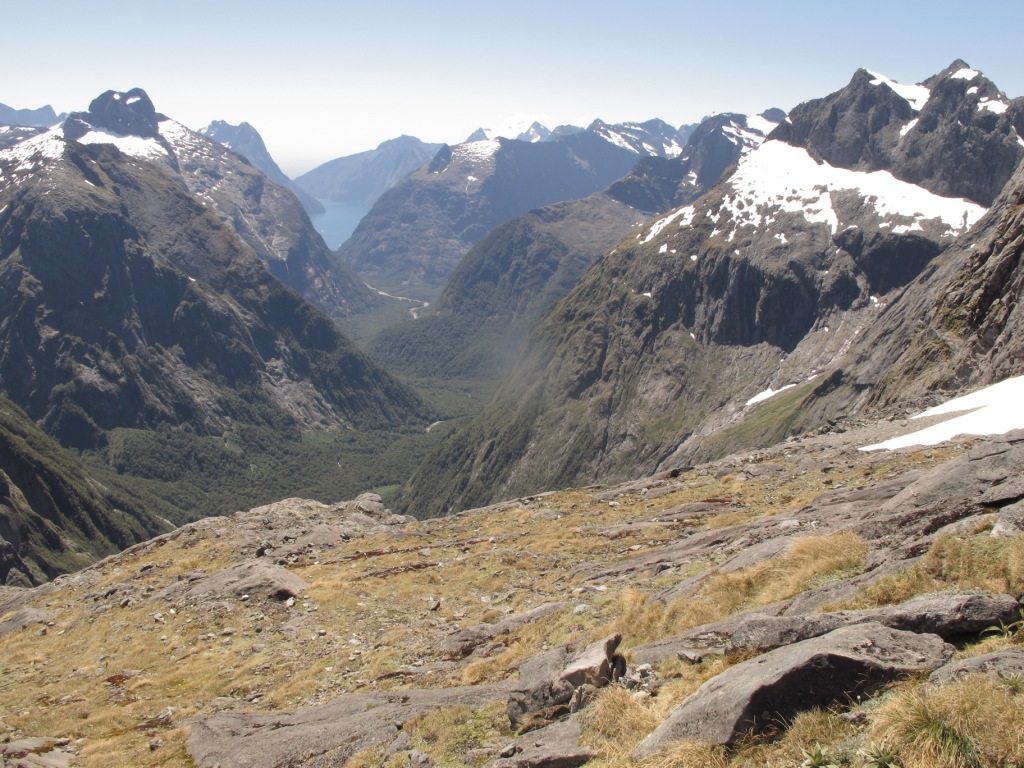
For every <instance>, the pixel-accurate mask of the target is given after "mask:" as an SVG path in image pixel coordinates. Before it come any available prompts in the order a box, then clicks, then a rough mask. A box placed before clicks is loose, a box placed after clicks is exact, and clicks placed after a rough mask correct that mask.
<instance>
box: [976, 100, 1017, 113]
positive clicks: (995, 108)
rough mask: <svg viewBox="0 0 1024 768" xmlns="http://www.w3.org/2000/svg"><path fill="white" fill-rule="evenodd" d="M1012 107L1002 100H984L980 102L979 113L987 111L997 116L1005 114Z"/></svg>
mask: <svg viewBox="0 0 1024 768" xmlns="http://www.w3.org/2000/svg"><path fill="white" fill-rule="evenodd" d="M1009 108H1010V105H1009V104H1007V103H1006V102H1005V101H1002V100H1001V99H982V100H981V101H979V102H978V111H979V112H980V111H981V110H983V109H987V110H988V111H989V112H995V113H996V114H997V115H1001V114H1003V113H1004V112H1005V111H1006V110H1007V109H1009Z"/></svg>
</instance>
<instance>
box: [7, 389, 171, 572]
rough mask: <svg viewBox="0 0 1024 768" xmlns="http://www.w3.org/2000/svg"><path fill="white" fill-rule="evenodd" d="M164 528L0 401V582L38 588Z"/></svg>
mask: <svg viewBox="0 0 1024 768" xmlns="http://www.w3.org/2000/svg"><path fill="white" fill-rule="evenodd" d="M167 528H168V525H167V523H166V522H165V521H163V520H159V519H157V518H156V517H154V516H153V515H151V514H149V513H147V512H146V511H145V510H144V509H142V508H141V507H140V506H139V505H137V504H132V502H131V501H130V500H128V499H127V498H125V497H123V496H119V495H117V494H115V493H113V492H112V491H111V490H110V489H107V488H104V487H103V486H102V485H100V484H99V483H97V482H96V481H95V480H94V479H93V478H91V477H89V475H88V474H87V472H86V471H85V469H84V468H83V467H82V465H81V462H80V461H79V460H78V457H77V456H75V455H74V454H73V453H72V452H70V451H67V450H65V449H64V448H62V447H61V446H60V445H58V444H57V442H56V441H54V440H53V439H52V438H50V437H48V436H47V435H45V434H44V433H43V432H42V430H40V429H39V427H37V426H36V425H35V424H34V423H33V422H32V420H31V419H29V418H28V416H26V415H25V413H24V412H23V411H21V409H19V408H18V407H17V406H15V405H14V404H13V403H11V402H10V401H9V400H7V398H4V397H2V396H0V585H7V586H21V587H27V586H32V585H33V584H41V583H43V582H46V581H49V580H50V579H53V578H55V577H57V576H58V575H60V574H62V573H67V572H70V571H75V570H78V569H79V568H82V567H84V566H86V565H89V564H90V563H93V562H95V561H97V560H99V559H100V558H102V557H105V556H107V555H113V554H115V553H117V552H120V551H121V550H123V549H126V548H128V547H129V546H131V545H133V544H138V543H139V542H141V541H145V540H146V539H149V538H152V537H153V536H155V535H156V534H158V533H162V532H163V531H164V530H166V529H167Z"/></svg>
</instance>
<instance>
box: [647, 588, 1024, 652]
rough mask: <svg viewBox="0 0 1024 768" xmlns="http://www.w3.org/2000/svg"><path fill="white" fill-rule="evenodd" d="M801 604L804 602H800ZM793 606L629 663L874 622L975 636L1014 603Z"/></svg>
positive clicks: (949, 600)
mask: <svg viewBox="0 0 1024 768" xmlns="http://www.w3.org/2000/svg"><path fill="white" fill-rule="evenodd" d="M805 602H806V601H805ZM793 607H794V606H792V605H788V604H777V605H774V606H770V607H769V608H770V609H774V610H773V612H770V613H769V612H763V611H749V612H745V613H740V614H737V615H735V616H731V617H729V618H728V619H725V620H723V621H720V622H714V623H712V624H705V625H703V626H700V627H695V628H694V629H691V630H688V631H687V632H684V633H682V634H680V635H677V636H674V637H669V638H665V639H663V640H660V641H658V642H657V643H654V644H651V645H649V646H640V647H639V648H635V649H633V651H632V653H631V654H630V656H631V659H632V660H633V661H634V663H641V664H653V663H657V662H659V661H662V660H664V659H666V658H668V657H670V656H679V657H680V658H696V657H700V656H704V655H709V654H712V653H729V652H741V653H742V652H749V651H756V652H759V653H762V652H765V651H770V650H773V649H775V648H781V647H782V646H785V645H791V644H793V643H799V642H803V641H804V640H809V639H811V638H814V637H820V636H821V635H824V634H827V633H829V632H832V631H833V630H836V629H839V628H840V627H848V626H852V625H855V624H865V623H869V622H874V623H877V624H881V625H882V626H885V627H889V628H890V629H898V630H901V631H904V632H917V633H919V634H934V635H938V636H939V637H941V638H943V639H944V640H950V641H960V640H962V639H964V638H977V637H978V636H979V635H980V634H981V633H982V632H983V631H984V630H986V629H988V628H989V627H992V626H998V625H999V624H1000V623H1009V622H1011V621H1012V620H1013V619H1014V618H1015V617H1016V616H1017V615H1018V614H1019V612H1020V604H1019V603H1018V602H1017V600H1016V599H1015V598H1013V597H1012V596H1011V595H989V594H969V595H956V594H934V595H922V596H920V597H915V598H913V599H912V600H908V601H907V602H904V603H901V604H899V605H893V606H884V607H881V608H870V609H864V610H858V611H830V612H826V613H800V614H792V613H789V611H790V610H792V608H793Z"/></svg>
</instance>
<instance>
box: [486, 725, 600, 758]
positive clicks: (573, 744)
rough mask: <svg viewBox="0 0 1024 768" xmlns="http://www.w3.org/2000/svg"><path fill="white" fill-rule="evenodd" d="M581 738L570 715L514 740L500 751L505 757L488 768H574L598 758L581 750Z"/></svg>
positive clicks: (582, 748)
mask: <svg viewBox="0 0 1024 768" xmlns="http://www.w3.org/2000/svg"><path fill="white" fill-rule="evenodd" d="M581 734H582V732H581V730H580V721H579V718H578V717H577V716H575V715H573V716H572V717H569V718H567V719H565V720H563V721H561V722H558V723H554V724H552V725H549V726H547V727H546V728H540V729H538V730H536V731H530V732H529V733H527V734H525V735H523V736H520V737H519V738H517V739H515V740H514V741H513V742H512V743H511V744H509V745H508V746H507V747H506V748H505V749H503V750H502V755H506V756H505V757H502V758H500V759H498V760H492V761H491V762H490V763H488V764H487V765H488V768H575V766H578V765H583V764H585V763H588V762H590V761H591V760H592V759H593V758H594V757H596V755H597V753H596V752H595V751H594V750H593V749H591V748H590V747H585V746H580V736H581Z"/></svg>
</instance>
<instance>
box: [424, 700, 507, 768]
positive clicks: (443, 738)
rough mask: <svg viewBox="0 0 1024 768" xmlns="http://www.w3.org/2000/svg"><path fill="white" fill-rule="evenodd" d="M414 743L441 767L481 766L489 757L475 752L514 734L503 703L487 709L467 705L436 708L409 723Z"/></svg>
mask: <svg viewBox="0 0 1024 768" xmlns="http://www.w3.org/2000/svg"><path fill="white" fill-rule="evenodd" d="M405 730H406V731H407V732H408V733H409V735H410V737H411V739H412V743H413V746H414V747H415V748H416V749H418V750H420V751H421V752H423V753H424V754H426V755H427V756H428V757H430V759H431V760H432V761H433V764H434V765H435V766H438V768H461V767H462V766H474V765H482V764H483V763H485V762H487V760H488V759H489V758H488V756H487V755H485V754H483V753H474V750H479V749H481V748H482V747H484V746H485V745H488V744H494V743H496V742H498V741H499V740H502V739H504V740H507V739H509V738H511V736H512V730H511V727H510V725H509V721H508V715H507V714H506V710H505V705H504V704H503V703H500V702H499V703H496V704H492V705H491V706H489V707H485V708H484V709H473V708H472V707H467V706H456V707H446V708H444V709H436V710H434V711H432V712H428V713H425V714H423V715H420V716H418V717H416V718H413V719H412V720H411V721H410V722H409V723H407V724H406V726H405Z"/></svg>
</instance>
